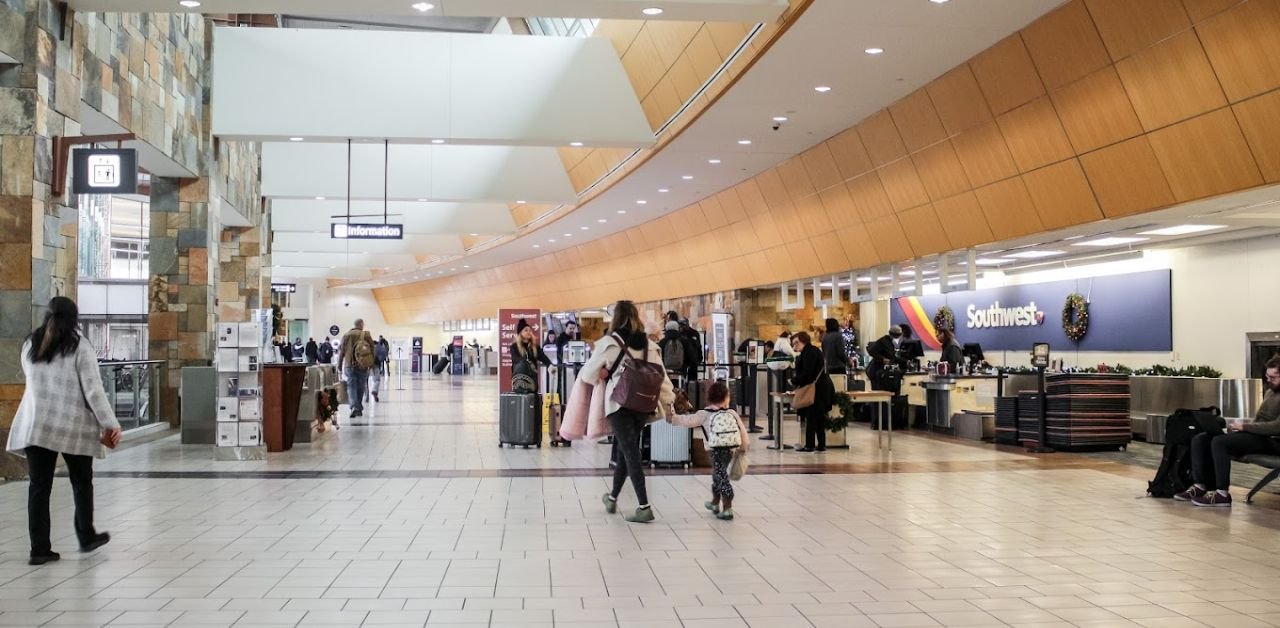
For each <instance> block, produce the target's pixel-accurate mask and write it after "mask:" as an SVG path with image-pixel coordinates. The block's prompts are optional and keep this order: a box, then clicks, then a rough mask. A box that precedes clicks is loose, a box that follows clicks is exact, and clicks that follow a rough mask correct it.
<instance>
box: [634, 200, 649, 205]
mask: <svg viewBox="0 0 1280 628" xmlns="http://www.w3.org/2000/svg"><path fill="white" fill-rule="evenodd" d="M648 204H649V201H646V200H644V199H640V200H638V201H636V205H648Z"/></svg>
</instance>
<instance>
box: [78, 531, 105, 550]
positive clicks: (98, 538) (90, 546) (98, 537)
mask: <svg viewBox="0 0 1280 628" xmlns="http://www.w3.org/2000/svg"><path fill="white" fill-rule="evenodd" d="M110 541H111V535H110V534H107V533H106V532H100V533H98V534H95V535H93V537H92V538H90V539H89V542H88V543H81V544H80V551H82V552H92V551H93V550H96V549H98V548H99V547H102V546H103V545H106V544H107V543H108V542H110Z"/></svg>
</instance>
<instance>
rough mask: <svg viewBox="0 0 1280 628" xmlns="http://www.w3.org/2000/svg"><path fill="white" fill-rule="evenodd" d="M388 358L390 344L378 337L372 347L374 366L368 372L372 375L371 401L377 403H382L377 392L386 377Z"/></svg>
mask: <svg viewBox="0 0 1280 628" xmlns="http://www.w3.org/2000/svg"><path fill="white" fill-rule="evenodd" d="M390 357H391V343H389V342H387V339H386V338H384V337H382V336H378V342H375V343H374V345H373V358H374V360H373V364H374V366H373V370H372V371H370V373H371V375H372V379H371V382H372V383H371V385H370V388H372V391H373V400H374V401H376V402H378V403H382V400H381V399H379V398H378V391H379V390H380V389H381V388H382V380H383V379H385V378H386V376H387V372H388V369H387V366H388V365H389V364H390Z"/></svg>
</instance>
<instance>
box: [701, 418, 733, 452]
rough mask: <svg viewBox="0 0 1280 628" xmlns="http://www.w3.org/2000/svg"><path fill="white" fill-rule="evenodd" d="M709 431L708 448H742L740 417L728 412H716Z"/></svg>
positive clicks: (707, 432)
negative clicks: (739, 428) (739, 426)
mask: <svg viewBox="0 0 1280 628" xmlns="http://www.w3.org/2000/svg"><path fill="white" fill-rule="evenodd" d="M709 423H710V427H709V429H707V430H706V437H707V443H706V445H707V447H711V448H712V449H715V448H717V447H741V446H742V432H740V431H738V417H736V416H734V415H733V413H732V412H730V411H728V410H716V412H715V414H712V415H711V421H710V422H709Z"/></svg>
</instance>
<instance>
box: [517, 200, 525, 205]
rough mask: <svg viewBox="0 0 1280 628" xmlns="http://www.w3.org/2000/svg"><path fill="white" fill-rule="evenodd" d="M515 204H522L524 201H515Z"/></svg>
mask: <svg viewBox="0 0 1280 628" xmlns="http://www.w3.org/2000/svg"><path fill="white" fill-rule="evenodd" d="M516 205H524V201H516Z"/></svg>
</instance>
